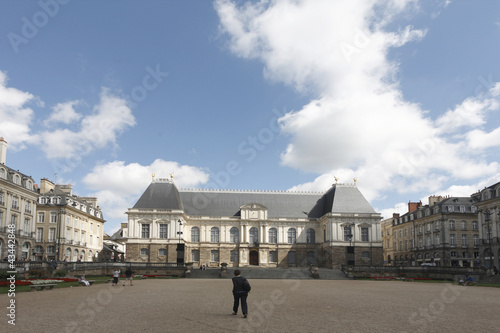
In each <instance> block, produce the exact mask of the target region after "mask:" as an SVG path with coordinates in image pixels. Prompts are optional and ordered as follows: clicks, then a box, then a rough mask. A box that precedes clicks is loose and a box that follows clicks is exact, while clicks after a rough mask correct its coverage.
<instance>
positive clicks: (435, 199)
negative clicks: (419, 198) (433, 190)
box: [429, 195, 444, 207]
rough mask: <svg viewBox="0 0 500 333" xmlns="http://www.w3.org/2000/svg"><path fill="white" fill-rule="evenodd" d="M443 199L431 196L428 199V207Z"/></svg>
mask: <svg viewBox="0 0 500 333" xmlns="http://www.w3.org/2000/svg"><path fill="white" fill-rule="evenodd" d="M443 199H444V198H443V197H442V196H440V195H439V196H436V195H431V196H430V197H429V207H432V206H434V205H435V204H436V203H438V202H440V201H441V200H443Z"/></svg>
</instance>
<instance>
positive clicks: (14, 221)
mask: <svg viewBox="0 0 500 333" xmlns="http://www.w3.org/2000/svg"><path fill="white" fill-rule="evenodd" d="M10 224H13V225H14V227H15V228H17V215H12V216H11V217H10Z"/></svg>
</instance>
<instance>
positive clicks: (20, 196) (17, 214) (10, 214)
mask: <svg viewBox="0 0 500 333" xmlns="http://www.w3.org/2000/svg"><path fill="white" fill-rule="evenodd" d="M6 155H7V142H6V141H5V140H4V139H3V138H0V259H4V258H6V257H7V256H9V255H10V256H11V257H10V259H12V260H25V259H27V260H32V259H34V254H33V250H34V247H35V216H36V213H37V210H36V208H37V207H36V202H37V200H38V193H37V189H36V186H35V182H34V181H33V178H31V177H30V176H27V175H25V174H23V173H21V172H19V171H18V170H14V169H11V168H9V167H7V166H6V165H5V163H6ZM9 226H10V227H11V228H9ZM11 230H12V231H11ZM9 237H10V238H9ZM12 237H14V238H12ZM9 239H10V240H14V242H15V244H12V243H11V244H10V246H11V247H9ZM12 245H15V246H14V247H12ZM9 250H10V251H9Z"/></svg>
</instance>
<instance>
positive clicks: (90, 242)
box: [89, 235, 92, 245]
mask: <svg viewBox="0 0 500 333" xmlns="http://www.w3.org/2000/svg"><path fill="white" fill-rule="evenodd" d="M89 244H90V245H92V235H90V236H89Z"/></svg>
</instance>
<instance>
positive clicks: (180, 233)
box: [177, 219, 182, 244]
mask: <svg viewBox="0 0 500 333" xmlns="http://www.w3.org/2000/svg"><path fill="white" fill-rule="evenodd" d="M177 222H179V231H177V235H179V244H180V243H181V236H182V231H181V226H182V221H181V220H180V219H179V220H177Z"/></svg>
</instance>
